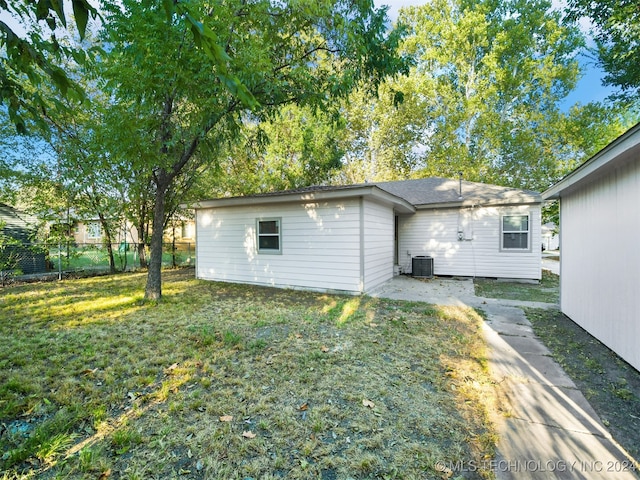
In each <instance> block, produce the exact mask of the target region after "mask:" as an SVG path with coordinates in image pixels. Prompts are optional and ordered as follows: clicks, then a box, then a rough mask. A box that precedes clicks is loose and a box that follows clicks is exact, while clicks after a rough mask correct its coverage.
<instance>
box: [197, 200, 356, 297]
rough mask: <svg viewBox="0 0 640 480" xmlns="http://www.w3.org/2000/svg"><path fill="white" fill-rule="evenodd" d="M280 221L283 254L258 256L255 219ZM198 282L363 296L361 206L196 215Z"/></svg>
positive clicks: (303, 206)
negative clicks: (221, 282)
mask: <svg viewBox="0 0 640 480" xmlns="http://www.w3.org/2000/svg"><path fill="white" fill-rule="evenodd" d="M275 217H277V218H279V219H281V225H280V226H281V235H282V242H283V244H282V254H281V255H261V254H258V251H257V243H256V218H258V219H259V218H275ZM197 224H198V229H197V235H198V238H197V247H196V248H197V257H198V263H197V273H196V274H197V277H198V278H202V279H208V280H221V281H230V282H238V283H253V284H261V285H271V286H278V287H292V288H306V289H317V290H336V291H345V292H352V293H355V292H360V291H361V277H362V275H361V265H360V238H361V236H360V201H359V199H357V198H354V199H349V200H344V201H326V202H321V203H307V204H299V203H291V204H288V203H287V204H278V205H269V206H251V205H247V206H236V207H224V208H207V209H199V210H198V211H197Z"/></svg>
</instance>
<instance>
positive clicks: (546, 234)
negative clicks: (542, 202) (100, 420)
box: [542, 222, 560, 250]
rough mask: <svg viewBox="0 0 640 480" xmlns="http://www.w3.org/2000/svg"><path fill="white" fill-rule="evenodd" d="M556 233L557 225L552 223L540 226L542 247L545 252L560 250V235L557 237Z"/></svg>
mask: <svg viewBox="0 0 640 480" xmlns="http://www.w3.org/2000/svg"><path fill="white" fill-rule="evenodd" d="M557 231H558V228H557V225H556V224H555V223H553V222H548V223H545V224H544V225H542V247H543V248H544V249H545V250H558V249H559V248H560V235H558V233H557Z"/></svg>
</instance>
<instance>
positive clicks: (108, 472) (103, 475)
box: [98, 468, 111, 480]
mask: <svg viewBox="0 0 640 480" xmlns="http://www.w3.org/2000/svg"><path fill="white" fill-rule="evenodd" d="M110 476H111V469H110V468H109V469H108V470H105V471H104V472H102V473H101V474H100V476H99V477H98V480H105V478H109V477H110Z"/></svg>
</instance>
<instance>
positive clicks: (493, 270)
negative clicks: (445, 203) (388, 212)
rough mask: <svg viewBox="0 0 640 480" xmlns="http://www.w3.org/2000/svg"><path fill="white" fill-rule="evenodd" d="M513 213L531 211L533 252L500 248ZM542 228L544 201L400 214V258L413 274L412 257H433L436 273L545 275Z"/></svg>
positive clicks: (501, 275)
mask: <svg viewBox="0 0 640 480" xmlns="http://www.w3.org/2000/svg"><path fill="white" fill-rule="evenodd" d="M510 214H514V215H524V214H529V215H530V222H531V225H530V230H531V231H530V236H531V238H530V246H531V248H530V249H529V251H526V252H523V251H505V250H502V251H501V249H500V219H501V215H510ZM540 228H541V227H540V206H539V205H521V206H507V207H474V208H463V209H457V208H456V209H434V210H419V211H418V212H416V213H415V214H414V215H411V216H403V217H400V223H399V237H400V240H399V249H398V250H399V255H398V257H399V258H398V262H399V264H400V266H401V268H402V271H403V272H406V273H408V272H411V258H412V257H413V256H417V255H429V256H432V257H434V273H435V274H436V275H460V276H477V277H500V278H525V279H540V277H541V271H542V270H541V253H540V251H541V233H540ZM459 231H460V232H461V234H462V236H463V240H459V239H458V232H459Z"/></svg>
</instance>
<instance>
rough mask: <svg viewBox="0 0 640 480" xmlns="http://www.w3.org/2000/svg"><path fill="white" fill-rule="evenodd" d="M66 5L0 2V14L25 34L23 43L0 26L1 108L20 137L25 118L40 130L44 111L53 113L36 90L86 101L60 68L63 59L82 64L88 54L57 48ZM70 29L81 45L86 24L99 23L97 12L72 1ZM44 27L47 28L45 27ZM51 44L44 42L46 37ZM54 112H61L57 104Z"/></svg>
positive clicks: (44, 1)
mask: <svg viewBox="0 0 640 480" xmlns="http://www.w3.org/2000/svg"><path fill="white" fill-rule="evenodd" d="M65 3H67V2H64V1H63V0H61V1H51V0H36V1H27V0H15V1H9V2H7V1H2V2H0V12H1V13H6V14H8V15H9V16H10V17H11V18H13V19H14V20H16V21H17V22H19V25H20V26H21V27H22V28H24V29H25V30H26V35H25V36H26V38H22V37H21V34H20V33H19V32H18V33H16V31H14V29H13V28H12V27H11V26H9V24H7V23H6V22H4V21H0V48H2V49H3V51H4V52H5V55H2V57H1V58H0V103H2V104H3V105H5V106H6V107H7V110H8V114H9V117H10V119H11V121H12V122H13V124H14V125H15V127H16V129H17V131H18V132H19V133H26V130H27V121H26V119H25V116H24V114H25V112H27V113H28V114H29V116H30V117H31V119H32V120H35V121H36V123H37V124H38V125H39V126H41V127H44V126H45V125H46V124H45V122H44V121H43V115H42V114H43V111H47V110H48V109H49V108H50V107H51V103H50V101H51V98H46V97H44V96H42V95H41V93H40V91H39V87H41V86H42V85H44V84H49V85H54V86H55V87H56V88H57V90H58V92H59V93H60V94H61V95H62V96H63V97H67V98H69V99H73V100H75V101H83V100H84V99H85V96H84V92H83V90H82V88H81V87H80V86H79V85H78V84H77V83H76V82H75V81H74V79H72V78H70V76H69V75H67V72H65V70H64V69H63V68H61V67H60V66H59V64H58V63H59V62H60V61H61V60H62V59H63V58H74V59H75V61H76V62H79V63H83V62H85V61H86V59H87V57H86V52H85V51H84V50H83V49H81V48H71V47H68V46H65V45H63V44H61V43H60V42H59V41H58V38H57V33H56V32H57V31H58V30H57V29H58V28H59V27H60V25H62V26H63V27H65V28H66V27H67V19H66V14H65V10H64V6H65ZM71 4H72V7H73V18H74V24H75V26H76V27H77V29H78V34H79V36H80V39H81V40H82V39H84V36H85V32H86V30H87V25H88V22H89V19H90V18H96V17H97V11H96V9H95V8H94V7H93V6H91V4H89V2H88V1H87V0H73V1H72V2H71ZM43 24H46V27H44V26H43ZM47 34H48V36H49V38H45V35H47ZM57 106H61V105H60V104H58V105H57Z"/></svg>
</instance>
